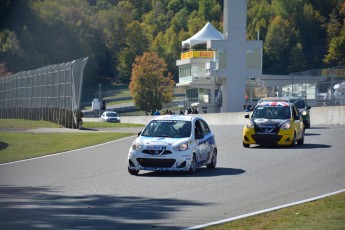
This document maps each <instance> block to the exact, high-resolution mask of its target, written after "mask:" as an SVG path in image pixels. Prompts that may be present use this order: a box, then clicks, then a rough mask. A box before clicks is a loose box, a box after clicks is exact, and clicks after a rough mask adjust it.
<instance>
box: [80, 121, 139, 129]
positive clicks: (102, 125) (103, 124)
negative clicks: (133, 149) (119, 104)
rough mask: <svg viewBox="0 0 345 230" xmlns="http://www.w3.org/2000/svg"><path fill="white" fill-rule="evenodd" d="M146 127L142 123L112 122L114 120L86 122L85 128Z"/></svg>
mask: <svg viewBox="0 0 345 230" xmlns="http://www.w3.org/2000/svg"><path fill="white" fill-rule="evenodd" d="M136 127H144V125H142V124H131V123H112V122H84V124H83V128H85V129H95V128H136Z"/></svg>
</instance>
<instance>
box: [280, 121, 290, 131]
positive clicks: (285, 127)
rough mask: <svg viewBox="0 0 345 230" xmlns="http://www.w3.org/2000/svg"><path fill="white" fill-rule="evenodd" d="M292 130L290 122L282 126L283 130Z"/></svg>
mask: <svg viewBox="0 0 345 230" xmlns="http://www.w3.org/2000/svg"><path fill="white" fill-rule="evenodd" d="M290 128H291V123H290V122H287V123H285V124H283V125H282V129H285V130H287V129H290Z"/></svg>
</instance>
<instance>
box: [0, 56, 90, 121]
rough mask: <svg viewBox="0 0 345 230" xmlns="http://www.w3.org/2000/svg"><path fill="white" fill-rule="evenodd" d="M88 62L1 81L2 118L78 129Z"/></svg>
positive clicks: (80, 61)
mask: <svg viewBox="0 0 345 230" xmlns="http://www.w3.org/2000/svg"><path fill="white" fill-rule="evenodd" d="M87 59H88V58H83V59H77V60H74V61H71V62H67V63H61V64H56V65H49V66H45V67H42V68H38V69H35V70H30V71H23V72H19V73H16V74H13V75H10V76H7V77H5V78H0V118H20V119H29V120H45V121H51V122H55V123H57V124H60V125H62V126H64V127H67V128H77V127H78V119H79V117H78V116H80V115H79V106H80V98H81V91H82V83H83V74H84V68H85V66H86V63H87Z"/></svg>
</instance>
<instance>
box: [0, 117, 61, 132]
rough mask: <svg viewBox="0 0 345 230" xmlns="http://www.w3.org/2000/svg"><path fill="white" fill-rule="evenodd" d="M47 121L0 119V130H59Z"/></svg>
mask: <svg viewBox="0 0 345 230" xmlns="http://www.w3.org/2000/svg"><path fill="white" fill-rule="evenodd" d="M61 127H62V126H60V125H58V124H55V123H52V122H49V121H30V120H24V119H0V129H10V130H11V129H13V130H28V129H37V128H61Z"/></svg>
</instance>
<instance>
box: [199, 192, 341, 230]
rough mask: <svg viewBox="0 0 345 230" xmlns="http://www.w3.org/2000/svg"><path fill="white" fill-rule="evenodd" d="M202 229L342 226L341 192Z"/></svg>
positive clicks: (287, 229)
mask: <svg viewBox="0 0 345 230" xmlns="http://www.w3.org/2000/svg"><path fill="white" fill-rule="evenodd" d="M205 229H206V230H223V229H224V230H225V229H236V230H249V229H250V230H252V229H257V230H273V229H279V230H291V229H298V230H309V229H313V230H324V229H332V230H337V229H339V230H341V229H345V192H343V193H339V194H336V195H333V196H329V197H326V198H323V199H320V200H316V201H313V202H308V203H304V204H299V205H296V206H292V207H289V208H284V209H280V210H277V211H273V212H268V213H265V214H260V215H256V216H252V217H247V218H244V219H240V220H235V221H232V222H229V223H227V224H222V225H216V226H212V227H207V228H205Z"/></svg>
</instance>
